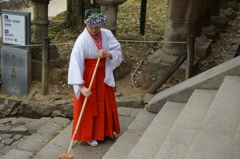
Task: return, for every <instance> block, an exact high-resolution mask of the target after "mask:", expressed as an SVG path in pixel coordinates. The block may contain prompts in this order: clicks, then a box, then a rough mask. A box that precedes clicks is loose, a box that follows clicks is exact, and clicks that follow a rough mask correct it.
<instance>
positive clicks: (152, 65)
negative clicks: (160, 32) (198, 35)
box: [140, 0, 196, 88]
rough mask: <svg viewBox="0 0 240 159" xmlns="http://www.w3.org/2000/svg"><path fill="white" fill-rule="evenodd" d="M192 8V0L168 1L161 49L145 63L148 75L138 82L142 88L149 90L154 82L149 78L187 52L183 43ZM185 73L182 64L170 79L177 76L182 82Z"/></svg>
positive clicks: (189, 24)
mask: <svg viewBox="0 0 240 159" xmlns="http://www.w3.org/2000/svg"><path fill="white" fill-rule="evenodd" d="M192 7H193V1H192V0H181V1H179V0H168V8H167V15H166V23H165V32H164V40H163V41H164V43H163V47H162V49H159V50H157V51H156V52H154V53H153V55H152V56H151V57H150V58H149V60H148V61H147V67H146V72H148V73H149V74H148V75H146V77H141V78H142V79H141V81H140V84H141V85H142V87H143V88H149V87H150V86H151V84H152V83H153V82H154V80H149V79H150V78H149V77H151V76H159V75H161V74H162V73H163V72H164V71H165V70H166V69H167V68H169V66H170V65H171V64H172V63H173V62H174V61H175V60H176V59H177V58H178V56H179V55H180V54H182V53H183V52H184V51H187V44H186V43H183V42H187V36H188V35H189V33H190V28H191V22H192ZM195 64H196V63H195ZM195 66H196V65H195ZM185 72H186V65H185V64H183V65H182V66H181V67H180V68H179V69H178V70H177V71H176V72H175V73H174V75H173V76H172V77H173V78H174V77H175V76H178V78H182V79H183V80H184V79H185Z"/></svg>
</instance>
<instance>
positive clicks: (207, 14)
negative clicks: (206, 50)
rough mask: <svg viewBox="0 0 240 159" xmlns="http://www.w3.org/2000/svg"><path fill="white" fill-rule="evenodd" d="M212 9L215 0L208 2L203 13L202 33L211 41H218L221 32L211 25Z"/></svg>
mask: <svg viewBox="0 0 240 159" xmlns="http://www.w3.org/2000/svg"><path fill="white" fill-rule="evenodd" d="M212 7H213V0H206V4H205V7H204V11H203V21H202V33H203V34H204V35H206V36H207V37H208V38H209V39H218V38H219V31H218V29H217V28H216V27H215V26H214V25H211V11H212Z"/></svg>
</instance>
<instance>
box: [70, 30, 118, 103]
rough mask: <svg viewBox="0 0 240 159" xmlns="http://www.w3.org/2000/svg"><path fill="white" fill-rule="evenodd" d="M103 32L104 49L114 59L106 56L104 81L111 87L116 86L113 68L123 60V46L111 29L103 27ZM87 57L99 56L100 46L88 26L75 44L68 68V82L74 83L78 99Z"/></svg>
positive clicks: (95, 57)
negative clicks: (98, 46) (89, 31)
mask: <svg viewBox="0 0 240 159" xmlns="http://www.w3.org/2000/svg"><path fill="white" fill-rule="evenodd" d="M101 32H102V49H103V50H104V51H106V52H110V53H111V54H112V59H109V58H106V62H105V72H106V73H105V79H104V83H106V84H107V85H109V86H111V87H115V80H114V76H113V70H114V69H115V68H116V67H118V66H119V65H120V64H121V62H122V50H121V46H120V44H119V42H118V41H117V40H116V39H115V37H114V36H113V34H112V32H111V31H110V30H107V29H103V28H101ZM85 58H87V59H97V58H98V48H97V46H96V44H95V42H94V40H93V39H92V37H91V35H90V34H89V33H88V31H87V29H86V28H85V29H84V31H83V32H82V33H81V34H80V35H79V37H78V38H77V40H76V42H75V44H74V47H73V49H72V53H71V56H70V63H69V70H68V84H69V85H73V89H74V93H75V95H76V97H77V98H78V99H79V97H80V93H81V92H80V88H79V86H78V84H84V83H85V82H84V80H83V72H84V60H85Z"/></svg>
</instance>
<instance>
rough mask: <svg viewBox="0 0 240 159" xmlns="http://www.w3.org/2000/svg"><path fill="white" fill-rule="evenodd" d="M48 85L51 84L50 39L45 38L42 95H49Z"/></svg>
mask: <svg viewBox="0 0 240 159" xmlns="http://www.w3.org/2000/svg"><path fill="white" fill-rule="evenodd" d="M48 84H49V38H44V39H43V52H42V95H47V94H48Z"/></svg>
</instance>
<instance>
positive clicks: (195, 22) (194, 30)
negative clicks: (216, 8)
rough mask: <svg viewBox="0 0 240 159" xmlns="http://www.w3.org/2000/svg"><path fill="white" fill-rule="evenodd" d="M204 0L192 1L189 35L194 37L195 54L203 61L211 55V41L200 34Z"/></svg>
mask: <svg viewBox="0 0 240 159" xmlns="http://www.w3.org/2000/svg"><path fill="white" fill-rule="evenodd" d="M205 3H206V0H193V12H192V25H191V31H190V34H192V35H195V37H196V39H195V53H196V55H197V56H198V57H200V58H201V59H205V58H206V57H207V55H209V54H210V53H211V43H212V42H211V40H208V38H207V37H206V36H205V35H204V34H202V31H201V30H202V19H203V15H204V14H203V13H204V7H205Z"/></svg>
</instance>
